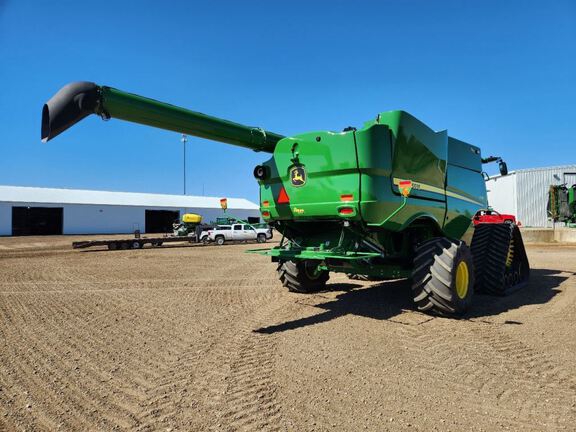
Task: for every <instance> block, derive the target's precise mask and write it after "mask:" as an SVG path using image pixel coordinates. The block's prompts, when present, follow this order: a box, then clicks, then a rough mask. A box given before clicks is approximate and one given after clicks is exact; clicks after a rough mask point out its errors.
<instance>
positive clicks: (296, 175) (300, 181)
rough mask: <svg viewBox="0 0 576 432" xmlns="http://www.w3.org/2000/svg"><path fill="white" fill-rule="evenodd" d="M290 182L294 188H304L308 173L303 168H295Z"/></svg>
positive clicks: (291, 173)
mask: <svg viewBox="0 0 576 432" xmlns="http://www.w3.org/2000/svg"><path fill="white" fill-rule="evenodd" d="M290 181H291V182H292V185H293V186H303V185H304V184H305V183H306V171H305V170H304V167H303V166H295V167H293V168H292V169H291V170H290Z"/></svg>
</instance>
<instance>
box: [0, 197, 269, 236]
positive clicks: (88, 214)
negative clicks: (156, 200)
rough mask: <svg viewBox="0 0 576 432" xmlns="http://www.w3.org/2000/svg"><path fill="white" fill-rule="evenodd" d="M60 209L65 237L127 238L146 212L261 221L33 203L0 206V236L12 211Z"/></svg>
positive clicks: (244, 213)
mask: <svg viewBox="0 0 576 432" xmlns="http://www.w3.org/2000/svg"><path fill="white" fill-rule="evenodd" d="M13 206H30V207H62V208H63V209H64V227H63V232H64V234H127V233H132V232H134V230H135V229H140V230H141V231H142V232H143V231H144V227H145V213H146V210H179V211H180V215H183V214H184V213H197V214H199V215H201V216H202V219H203V221H204V222H206V223H208V222H210V221H215V220H216V218H217V217H223V216H225V215H228V216H232V217H236V218H238V219H247V218H248V217H249V216H256V217H260V211H259V210H232V211H229V212H227V213H226V214H224V212H223V211H222V209H221V208H194V207H186V208H183V207H181V208H175V207H154V206H146V207H136V206H111V205H85V204H64V205H62V204H57V203H41V204H39V203H32V202H24V203H23V202H9V203H1V202H0V236H11V235H12V207H13Z"/></svg>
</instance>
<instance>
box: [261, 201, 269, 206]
mask: <svg viewBox="0 0 576 432" xmlns="http://www.w3.org/2000/svg"><path fill="white" fill-rule="evenodd" d="M268 206H270V202H269V201H262V207H268Z"/></svg>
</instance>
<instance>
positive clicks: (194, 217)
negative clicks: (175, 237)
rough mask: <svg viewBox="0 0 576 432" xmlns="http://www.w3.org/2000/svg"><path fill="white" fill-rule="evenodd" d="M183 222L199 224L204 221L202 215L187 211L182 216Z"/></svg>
mask: <svg viewBox="0 0 576 432" xmlns="http://www.w3.org/2000/svg"><path fill="white" fill-rule="evenodd" d="M182 222H184V223H192V224H199V223H200V222H202V216H200V215H198V214H195V213H185V214H184V215H183V216H182Z"/></svg>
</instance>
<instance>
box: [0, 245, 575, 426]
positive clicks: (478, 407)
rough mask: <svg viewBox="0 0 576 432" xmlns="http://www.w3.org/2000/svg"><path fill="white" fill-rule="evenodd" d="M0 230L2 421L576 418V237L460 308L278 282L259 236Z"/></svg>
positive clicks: (343, 287)
mask: <svg viewBox="0 0 576 432" xmlns="http://www.w3.org/2000/svg"><path fill="white" fill-rule="evenodd" d="M73 240H76V239H75V238H72V237H54V238H41V237H36V238H3V239H0V275H1V278H0V430H74V431H78V430H138V431H150V430H163V431H168V430H172V431H176V430H184V431H204V430H206V431H236V430H239V431H240V430H254V431H256V430H258V431H259V430H267V431H285V430H289V431H291V430H294V431H308V430H319V431H321V430H350V431H358V430H373V431H387V430H390V431H403V430H410V431H434V430H438V431H500V430H513V431H557V430H560V431H561V430H566V431H574V430H575V429H576V282H575V281H576V276H575V272H576V247H574V246H562V245H554V246H529V247H528V254H529V259H530V261H531V265H532V268H533V273H532V279H531V282H530V285H529V286H528V287H527V288H526V289H524V290H523V291H520V292H517V293H516V294H513V295H511V296H509V297H506V298H493V297H486V296H477V297H476V300H475V305H474V309H473V311H472V312H471V313H469V314H468V315H467V316H466V317H465V318H464V319H460V320H455V319H446V318H437V317H431V316H428V315H424V314H421V313H418V312H415V311H414V310H413V308H412V304H411V298H410V293H409V287H408V286H407V284H406V282H403V281H396V282H386V283H374V282H372V283H367V282H356V281H349V280H348V279H347V278H346V277H345V276H342V275H333V276H332V278H331V279H330V281H329V289H330V290H329V291H327V292H323V293H319V294H315V295H299V294H292V293H288V292H286V291H285V290H284V289H283V288H282V287H281V286H280V284H279V282H278V281H277V279H276V273H275V265H274V264H272V263H270V262H269V259H267V258H265V257H261V256H258V255H250V254H244V253H243V251H244V250H245V249H249V248H258V247H262V246H261V245H228V246H222V247H215V246H211V247H202V246H199V247H196V246H177V245H172V246H167V247H163V248H158V249H143V250H133V251H115V252H109V251H104V250H100V251H97V250H94V251H91V250H86V251H79V250H71V248H70V243H71V241H73Z"/></svg>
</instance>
